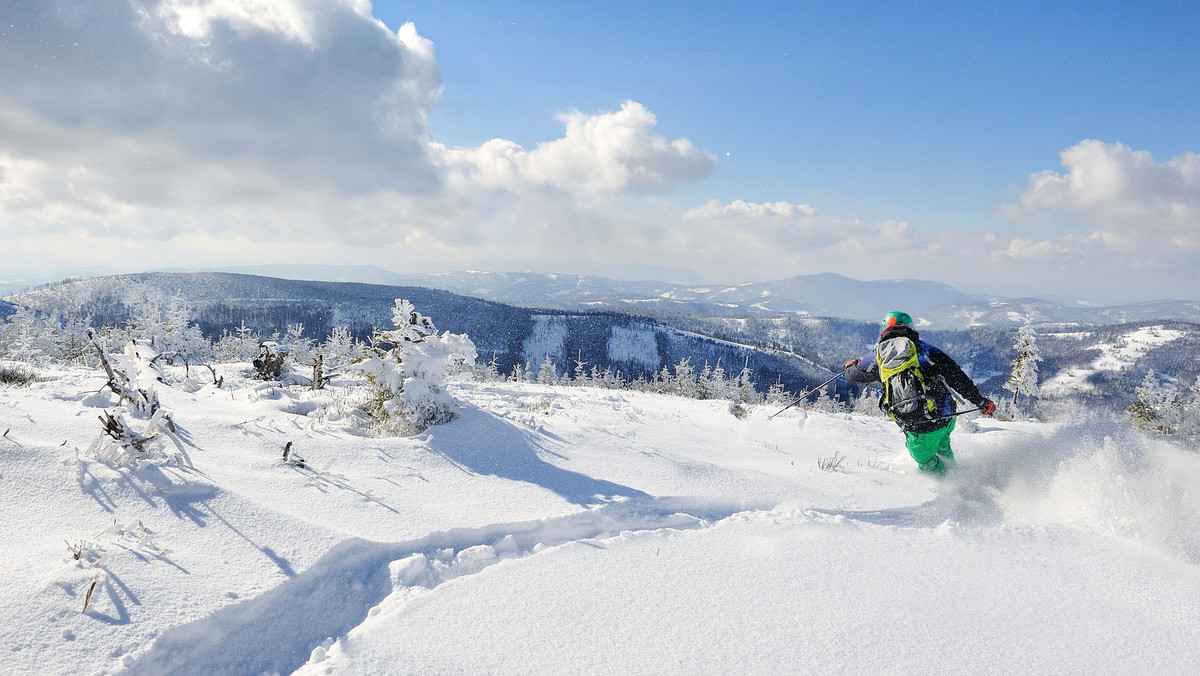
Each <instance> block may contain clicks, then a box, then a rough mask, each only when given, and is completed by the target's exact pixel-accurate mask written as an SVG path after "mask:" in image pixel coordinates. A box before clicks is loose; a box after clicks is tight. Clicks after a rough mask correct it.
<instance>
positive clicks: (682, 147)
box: [441, 101, 716, 197]
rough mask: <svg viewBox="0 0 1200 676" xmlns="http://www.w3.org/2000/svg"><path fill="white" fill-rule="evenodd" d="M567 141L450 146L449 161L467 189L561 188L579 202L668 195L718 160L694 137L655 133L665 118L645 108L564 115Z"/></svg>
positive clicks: (634, 104)
mask: <svg viewBox="0 0 1200 676" xmlns="http://www.w3.org/2000/svg"><path fill="white" fill-rule="evenodd" d="M559 120H560V121H562V122H563V123H564V124H565V125H566V133H565V135H564V136H563V137H562V138H560V139H557V140H554V141H548V142H545V143H540V144H538V146H537V147H536V148H534V149H533V150H525V149H524V148H522V147H521V146H520V145H518V144H516V143H513V142H512V141H506V140H503V139H493V140H491V141H488V142H487V143H484V144H483V145H482V146H480V147H478V148H456V149H445V148H442V149H441V150H442V153H443V157H444V160H443V161H444V163H445V165H446V167H447V169H448V171H449V172H450V174H451V176H453V177H454V178H455V179H456V180H457V181H459V182H460V183H463V184H466V185H478V186H484V187H488V188H495V189H502V190H509V191H517V190H523V189H527V188H531V187H546V186H548V187H555V188H559V189H562V190H565V191H567V192H569V193H571V194H573V195H576V196H579V197H607V196H629V195H647V194H661V193H665V192H669V191H670V190H672V189H674V188H675V187H676V186H677V185H679V184H680V183H685V182H689V181H695V180H698V179H700V178H703V177H704V176H705V175H707V174H708V173H709V172H710V171H711V170H712V168H713V166H714V165H715V164H716V159H715V158H714V157H713V155H712V154H710V153H707V152H704V151H702V150H700V149H699V148H697V147H696V146H695V145H693V144H692V142H691V141H688V140H687V139H668V138H666V137H664V136H662V135H660V134H658V133H657V132H656V131H655V129H654V128H655V126H656V125H657V119H656V118H655V116H654V114H653V113H651V112H650V111H649V110H647V109H646V107H645V106H643V105H642V104H640V103H637V102H635V101H626V102H625V103H624V104H623V105H622V106H621V109H620V110H619V111H615V112H606V113H598V114H594V115H588V114H584V113H581V112H579V111H571V112H568V113H563V114H562V115H560V116H559Z"/></svg>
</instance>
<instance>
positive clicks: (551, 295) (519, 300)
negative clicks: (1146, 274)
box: [181, 265, 1200, 330]
mask: <svg viewBox="0 0 1200 676" xmlns="http://www.w3.org/2000/svg"><path fill="white" fill-rule="evenodd" d="M219 271H220V272H232V273H240V274H254V275H262V276H267V277H280V278H285V279H297V280H316V281H328V282H362V283H368V284H387V285H397V286H420V287H425V288H432V289H441V290H444V291H451V292H453V293H457V294H461V295H465V296H474V297H476V298H483V299H486V300H491V301H495V302H499V303H505V304H509V305H517V306H521V307H537V308H551V309H558V310H568V311H581V310H608V311H613V312H622V313H628V314H635V315H641V316H646V317H653V318H663V317H668V316H671V315H704V316H716V317H764V316H779V315H799V316H809V317H836V318H842V319H854V320H860V321H875V320H877V319H878V318H879V317H882V316H883V315H884V314H886V313H888V312H890V311H892V310H904V311H905V312H908V313H909V314H911V315H913V316H914V317H915V318H916V319H917V322H918V324H920V325H921V326H923V327H928V328H936V329H946V330H952V329H967V328H971V327H978V326H990V327H995V328H1003V327H1010V326H1015V325H1018V324H1020V323H1021V322H1022V321H1023V319H1024V317H1025V316H1026V315H1032V317H1033V320H1034V322H1037V323H1044V322H1060V323H1069V322H1082V323H1087V324H1125V323H1131V322H1141V321H1158V320H1180V321H1190V322H1200V301H1176V300H1160V301H1150V302H1143V303H1134V304H1130V305H1118V306H1107V307H1096V306H1085V305H1074V306H1072V305H1065V304H1061V303H1056V302H1052V301H1048V300H1041V299H1036V298H1021V299H1004V298H989V297H986V296H981V295H977V294H968V293H964V292H962V291H959V290H957V289H955V288H953V287H951V286H948V285H946V284H941V283H938V282H929V281H921V280H913V279H893V280H880V281H868V282H864V281H858V280H854V279H850V278H848V277H843V276H841V275H837V274H832V273H826V274H818V275H803V276H799V277H792V278H791V279H785V280H780V281H774V282H747V283H743V284H736V285H731V286H723V285H683V284H670V283H666V282H653V281H642V282H626V281H617V280H613V279H607V278H604V277H594V276H582V275H563V274H550V273H514V272H480V271H462V272H446V273H433V274H399V273H394V272H389V271H387V270H383V269H381V268H378V267H374V266H353V267H345V266H320V265H263V266H252V267H239V268H224V269H221V270H219ZM181 272H182V271H181Z"/></svg>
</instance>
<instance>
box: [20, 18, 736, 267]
mask: <svg viewBox="0 0 1200 676" xmlns="http://www.w3.org/2000/svg"><path fill="white" fill-rule="evenodd" d="M0 62H3V63H4V64H5V74H4V82H3V84H4V87H3V88H2V89H0V138H2V139H3V140H4V143H3V145H0V234H5V235H8V236H10V237H12V236H21V237H24V236H26V235H28V234H29V233H30V232H31V231H33V230H36V231H39V232H42V233H63V232H68V231H74V232H79V231H80V230H81V229H82V231H86V232H88V233H91V234H92V235H94V236H96V237H101V238H105V237H110V238H111V237H141V238H151V239H157V240H162V241H166V240H170V239H172V238H179V237H182V236H184V235H186V234H187V233H191V232H199V231H204V232H206V233H208V234H211V235H214V236H222V235H230V234H231V233H238V234H239V235H240V236H247V237H251V238H254V239H258V240H260V241H262V240H277V239H278V238H280V237H281V236H284V237H288V238H308V239H309V240H311V241H323V242H324V241H341V242H346V243H351V244H363V243H375V244H381V245H385V246H386V245H389V244H393V243H400V242H403V243H406V244H408V245H414V246H415V245H420V246H424V247H426V249H427V250H428V251H431V252H434V253H435V254H437V255H443V256H446V257H447V258H451V257H453V256H454V255H455V252H456V251H458V250H468V249H470V250H483V248H484V247H491V250H493V251H495V252H496V253H497V254H501V253H503V252H505V251H510V250H524V251H526V252H530V251H532V250H534V249H536V248H537V247H544V248H546V249H554V250H558V251H562V250H564V247H565V248H574V250H584V251H585V253H586V250H587V248H589V247H592V248H595V247H603V246H605V245H606V244H605V243H606V242H609V241H611V242H620V243H624V244H626V245H630V244H631V243H634V242H636V243H638V244H639V245H640V244H643V243H644V242H645V241H647V238H650V239H653V237H654V234H653V233H652V232H651V233H647V232H646V231H645V230H646V228H645V226H644V224H641V223H637V222H635V223H629V222H625V221H618V220H614V219H611V218H604V217H601V216H599V215H597V214H596V212H595V208H596V205H598V204H603V203H607V202H614V201H619V200H621V199H626V198H633V199H634V200H635V201H636V200H644V199H648V198H653V197H655V196H657V195H662V194H665V193H667V192H669V191H671V190H672V189H674V188H675V187H677V186H678V185H680V184H681V183H684V182H687V181H693V180H696V179H699V178H701V177H703V176H705V175H706V174H707V173H708V172H710V171H711V170H712V168H713V166H714V164H715V160H714V158H713V156H712V155H711V154H709V153H707V152H705V151H703V150H701V149H699V148H697V147H696V146H695V145H694V144H692V143H691V142H690V141H688V140H687V139H677V138H668V137H666V136H663V135H662V134H660V133H659V132H658V131H657V119H656V118H655V116H654V114H653V113H651V112H650V111H649V110H648V109H647V108H646V107H645V106H643V105H641V104H639V103H636V102H633V101H627V102H625V103H624V104H623V105H621V107H620V108H619V110H615V111H606V112H600V113H595V114H588V113H583V112H579V111H570V112H567V113H563V114H562V115H560V120H561V121H562V122H563V124H564V127H565V130H564V134H563V136H562V137H561V138H559V139H555V140H550V141H547V142H544V143H541V144H539V145H538V146H537V147H535V148H533V149H528V150H527V149H525V148H522V147H520V146H519V145H517V144H515V143H513V142H511V141H506V140H503V139H495V140H493V141H489V142H487V143H485V144H483V145H482V146H479V147H477V148H453V149H451V148H447V147H445V146H443V145H441V144H439V143H437V142H436V141H435V140H434V139H433V137H432V133H431V131H430V126H429V122H428V115H429V112H430V111H431V110H432V108H433V107H434V106H435V105H436V103H437V101H438V98H439V96H440V94H441V88H442V85H441V75H440V72H439V69H438V65H437V60H436V56H435V52H434V45H433V43H432V42H430V41H429V40H427V39H425V38H424V37H422V36H421V35H420V34H419V33H418V32H417V29H416V27H415V26H414V25H412V24H405V25H403V26H401V27H400V29H399V30H397V31H395V32H392V31H390V30H389V29H388V28H387V27H386V26H384V25H383V24H382V23H380V22H379V21H377V20H376V19H374V18H373V17H372V16H371V6H370V3H369V2H366V1H365V0H128V1H122V2H101V3H77V2H72V1H70V0H13V1H12V2H8V3H4V4H3V5H2V6H0ZM651 230H653V228H651Z"/></svg>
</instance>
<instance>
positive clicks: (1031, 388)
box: [1004, 315, 1042, 409]
mask: <svg viewBox="0 0 1200 676" xmlns="http://www.w3.org/2000/svg"><path fill="white" fill-rule="evenodd" d="M1014 349H1015V350H1016V352H1017V356H1016V357H1014V358H1013V360H1012V371H1011V372H1010V373H1009V376H1008V380H1007V381H1005V383H1004V389H1006V390H1008V391H1010V392H1012V393H1013V398H1012V403H1013V408H1014V409H1015V408H1016V405H1017V397H1018V396H1019V395H1022V394H1024V395H1025V396H1027V397H1036V396H1037V394H1038V362H1040V361H1041V360H1042V355H1041V352H1039V350H1038V346H1037V335H1036V334H1035V333H1034V330H1033V317H1032V316H1031V315H1026V316H1025V323H1024V324H1022V325H1021V328H1020V329H1019V330H1018V331H1017V340H1016V344H1015V345H1014Z"/></svg>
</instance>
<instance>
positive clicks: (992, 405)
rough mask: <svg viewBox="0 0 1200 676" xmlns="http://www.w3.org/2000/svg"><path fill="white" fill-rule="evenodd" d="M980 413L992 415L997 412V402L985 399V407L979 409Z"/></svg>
mask: <svg viewBox="0 0 1200 676" xmlns="http://www.w3.org/2000/svg"><path fill="white" fill-rule="evenodd" d="M979 412H980V413H982V414H984V415H991V414H993V413H995V412H996V402H994V401H992V400H991V399H984V400H983V406H980V407H979Z"/></svg>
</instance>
